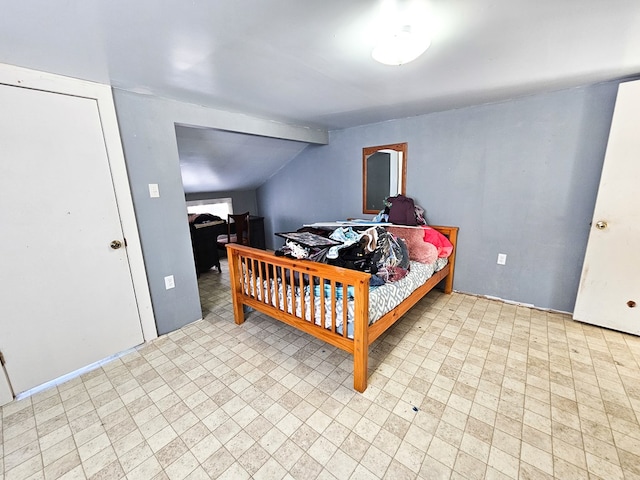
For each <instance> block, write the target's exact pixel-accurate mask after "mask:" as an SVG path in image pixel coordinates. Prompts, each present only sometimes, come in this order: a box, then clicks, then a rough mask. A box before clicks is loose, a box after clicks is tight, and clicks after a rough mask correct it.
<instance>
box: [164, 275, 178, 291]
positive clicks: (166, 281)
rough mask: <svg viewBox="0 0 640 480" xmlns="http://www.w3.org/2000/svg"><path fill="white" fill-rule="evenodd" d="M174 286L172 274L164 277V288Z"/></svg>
mask: <svg viewBox="0 0 640 480" xmlns="http://www.w3.org/2000/svg"><path fill="white" fill-rule="evenodd" d="M175 286H176V282H175V280H174V279H173V275H169V276H167V277H164V288H166V289H167V290H169V289H171V288H175Z"/></svg>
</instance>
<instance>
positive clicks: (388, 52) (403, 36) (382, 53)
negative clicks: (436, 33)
mask: <svg viewBox="0 0 640 480" xmlns="http://www.w3.org/2000/svg"><path fill="white" fill-rule="evenodd" d="M430 45H431V39H430V38H429V36H428V35H426V34H425V33H420V32H416V31H415V29H413V28H412V27H411V25H403V26H402V27H401V28H399V29H397V30H396V31H391V32H389V33H387V34H386V35H384V36H383V37H382V38H381V39H380V41H379V43H378V44H377V45H376V46H375V47H374V49H373V51H372V52H371V56H372V57H373V59H374V60H376V61H378V62H380V63H383V64H385V65H403V64H405V63H409V62H411V61H413V60H415V59H416V58H418V57H419V56H420V55H422V54H423V53H424V52H425V51H426V50H427V48H429V46H430Z"/></svg>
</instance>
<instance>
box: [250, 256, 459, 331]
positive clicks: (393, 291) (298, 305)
mask: <svg viewBox="0 0 640 480" xmlns="http://www.w3.org/2000/svg"><path fill="white" fill-rule="evenodd" d="M447 262H448V260H447V258H438V260H436V262H435V263H432V264H424V263H419V262H414V261H412V262H411V265H410V268H409V273H408V274H407V275H406V276H405V277H403V278H401V279H400V280H398V281H396V282H391V283H385V284H384V285H381V286H377V287H371V288H370V291H369V325H371V324H373V323H375V322H376V321H377V320H379V319H380V318H382V317H383V316H384V315H385V314H387V313H388V312H390V311H391V310H393V309H394V308H396V307H397V306H398V305H400V303H402V301H403V300H405V299H406V298H407V297H408V296H409V295H411V293H412V292H413V291H414V290H416V289H417V288H418V287H419V286H421V285H422V284H424V283H425V282H426V281H427V280H428V279H429V278H430V277H431V276H433V274H434V273H435V272H438V271H440V270H442V269H443V268H444V267H445V266H446V265H447ZM245 274H246V272H245ZM274 282H277V288H276V284H275V283H274ZM256 284H257V285H261V286H262V288H260V289H258V292H254V287H253V282H250V281H248V278H247V282H246V283H245V285H248V287H247V288H248V289H250V294H251V295H252V296H257V298H258V299H259V300H260V301H262V302H264V301H265V299H266V298H268V301H269V303H271V305H273V306H274V307H276V308H278V309H280V310H283V311H287V312H288V313H290V314H293V313H294V312H293V305H294V304H295V315H296V316H297V317H298V318H304V319H305V320H307V321H311V311H312V309H311V301H310V299H311V289H312V288H313V289H314V308H313V316H314V318H313V321H314V323H315V324H316V325H321V324H322V323H323V319H322V309H321V301H322V298H321V296H320V293H321V292H320V289H321V288H322V287H321V286H320V285H315V286H313V285H308V286H305V287H303V288H302V292H301V289H300V287H298V286H295V287H293V288H292V287H291V286H290V285H287V288H286V293H285V289H283V288H282V282H281V279H279V278H278V279H277V280H274V279H270V280H269V281H268V282H267V280H263V281H259V282H257V283H256ZM324 289H325V298H324V300H325V315H324V317H325V318H324V326H325V327H326V328H331V311H330V309H331V295H332V294H333V295H335V296H336V298H337V299H338V300H341V298H342V295H343V289H342V287H339V288H336V289H335V291H333V292H332V291H331V290H332V288H331V286H330V285H324ZM246 293H249V291H247V292H246ZM285 295H286V302H285ZM292 295H295V297H296V301H295V302H293V301H292ZM302 295H304V302H302V301H301V299H302ZM267 296H268V297H267ZM347 296H348V302H347V337H348V338H353V318H354V314H353V312H354V301H353V295H352V292H351V290H347ZM303 303H304V309H305V311H304V315H303V312H302V304H303ZM343 318H344V315H343V302H342V301H340V302H336V330H337V331H338V333H340V334H342V331H343V330H342V329H343Z"/></svg>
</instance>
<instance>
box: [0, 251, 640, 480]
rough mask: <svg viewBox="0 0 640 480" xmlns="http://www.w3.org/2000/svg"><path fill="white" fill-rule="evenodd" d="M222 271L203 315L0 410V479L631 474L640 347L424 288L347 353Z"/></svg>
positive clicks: (638, 446)
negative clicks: (362, 388)
mask: <svg viewBox="0 0 640 480" xmlns="http://www.w3.org/2000/svg"><path fill="white" fill-rule="evenodd" d="M225 268H226V265H225V264H223V273H222V274H219V273H217V272H214V271H211V272H208V273H206V274H204V275H203V276H202V277H201V284H202V286H203V288H202V304H203V309H204V310H205V312H204V314H205V316H206V317H205V319H204V320H202V321H198V322H195V323H193V324H191V325H188V326H186V327H184V328H182V329H180V330H178V331H176V332H173V333H171V334H169V335H166V336H163V337H161V338H159V339H157V340H155V341H153V342H150V343H149V344H147V345H145V346H143V347H141V348H139V349H138V350H137V351H136V352H134V353H130V354H127V355H126V356H124V357H121V358H120V359H118V360H115V361H113V362H111V363H109V364H107V365H105V366H103V367H102V368H100V369H97V370H94V371H92V372H90V373H87V374H85V375H83V376H82V377H79V378H76V379H74V380H71V381H69V382H67V383H64V384H61V385H59V386H58V387H54V388H51V389H49V390H47V391H44V392H41V393H39V394H36V395H35V396H32V397H31V398H27V399H24V400H21V401H18V402H14V403H12V404H9V405H8V406H5V407H3V408H2V412H1V413H2V415H1V417H0V422H1V424H0V427H1V428H0V431H1V432H2V447H1V448H2V464H1V465H0V472H2V474H1V475H0V480H1V479H6V480H13V479H23V478H47V479H54V478H65V479H72V478H73V479H75V478H104V479H117V478H125V477H126V478H128V479H145V480H146V479H152V478H156V479H161V478H170V479H182V478H189V479H200V478H227V479H234V480H237V479H244V478H256V479H281V478H285V479H292V478H293V479H300V480H313V479H316V478H317V479H338V480H343V479H373V478H389V479H394V480H396V479H405V478H406V479H413V478H423V479H429V480H431V479H441V478H442V479H448V478H454V479H480V478H486V479H509V478H523V479H524V478H526V479H545V478H559V479H571V480H573V479H603V480H612V479H622V478H624V479H640V426H639V424H638V420H639V418H640V367H639V364H640V338H637V337H632V336H628V335H623V334H620V333H616V332H612V331H608V330H604V329H600V328H596V327H592V326H588V325H582V324H579V323H575V322H573V321H572V320H571V319H570V318H569V317H568V316H566V315H560V314H552V313H546V312H541V311H537V310H531V309H528V308H521V307H516V306H513V305H508V304H503V303H500V302H497V301H491V300H486V299H482V298H476V297H472V296H468V295H462V294H453V295H450V296H449V295H443V294H441V293H439V292H432V293H431V294H429V295H428V296H427V297H426V298H424V299H423V300H422V301H421V302H420V303H419V304H418V305H416V307H414V308H413V309H412V310H411V311H410V312H409V313H408V314H407V315H406V316H405V318H404V319H403V320H402V321H401V322H400V323H398V324H397V325H396V326H395V327H393V328H392V330H391V331H389V332H388V333H387V334H386V335H385V336H384V337H382V338H381V339H380V340H379V341H378V342H376V343H375V344H374V346H373V347H372V350H371V361H370V370H371V375H370V378H369V382H370V384H369V388H368V389H367V391H366V392H365V393H364V394H358V393H355V392H354V391H353V390H352V388H351V382H352V363H351V358H350V357H349V356H348V355H346V354H344V353H342V352H341V351H339V350H336V349H335V348H333V347H329V346H327V345H325V344H323V343H321V342H319V341H317V340H315V339H313V338H310V337H309V336H307V335H304V334H301V333H299V332H297V331H296V330H294V329H292V328H290V327H288V326H286V325H282V324H279V323H277V322H276V321H274V320H271V319H269V318H266V317H263V316H261V315H257V314H255V313H253V314H251V315H249V316H248V320H247V322H246V323H245V324H244V325H243V326H240V327H239V326H236V325H235V324H234V323H233V321H232V313H231V307H230V301H229V287H228V277H227V274H226V270H225Z"/></svg>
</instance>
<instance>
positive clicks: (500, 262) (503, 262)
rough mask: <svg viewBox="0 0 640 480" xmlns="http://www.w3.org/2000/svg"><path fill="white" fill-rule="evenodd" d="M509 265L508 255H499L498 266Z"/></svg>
mask: <svg viewBox="0 0 640 480" xmlns="http://www.w3.org/2000/svg"><path fill="white" fill-rule="evenodd" d="M506 264H507V254H506V253H499V254H498V265H506Z"/></svg>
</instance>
